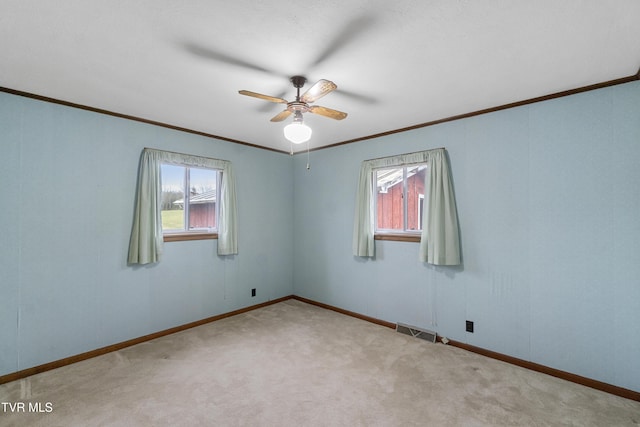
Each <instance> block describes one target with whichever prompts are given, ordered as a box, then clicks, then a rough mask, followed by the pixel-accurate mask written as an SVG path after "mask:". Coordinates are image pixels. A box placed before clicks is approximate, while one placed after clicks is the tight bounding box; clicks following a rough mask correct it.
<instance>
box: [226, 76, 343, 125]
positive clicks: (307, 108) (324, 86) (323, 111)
mask: <svg viewBox="0 0 640 427" xmlns="http://www.w3.org/2000/svg"><path fill="white" fill-rule="evenodd" d="M289 80H290V81H291V83H293V87H295V88H296V90H297V93H296V100H295V101H291V102H289V101H287V100H286V99H283V98H279V97H276V96H269V95H263V94H261V93H256V92H251V91H249V90H240V91H238V93H239V94H240V95H246V96H253V97H255V98H260V99H264V100H265V101H270V102H276V103H280V104H287V108H286V109H285V110H284V111H282V112H280V113H278V114H276V115H275V116H274V117H273V118H272V119H271V121H272V122H281V121H283V120H285V119H286V118H287V117H289V116H290V115H291V114H293V115H294V122H295V121H296V119H299V120H301V119H302V114H303V113H313V114H318V115H321V116H325V117H329V118H331V119H335V120H342V119H344V118H345V117H347V113H343V112H342V111H338V110H333V109H331V108H326V107H321V106H319V105H309V104H310V103H312V102H315V101H316V100H318V99H320V98H322V97H323V96H325V95H327V94H328V93H331V92H332V91H334V90H335V89H337V87H338V86H336V84H335V83H333V82H331V81H329V80H325V79H320V80H318V81H317V82H316V83H315V84H314V85H313V86H311V87H310V88H309V89H308V90H307V91H306V92H305V93H304V94H302V96H300V88H302V87H303V86H304V84H305V83H306V82H307V79H306V78H305V77H302V76H293V77H291V78H290V79H289Z"/></svg>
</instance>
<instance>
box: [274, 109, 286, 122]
mask: <svg viewBox="0 0 640 427" xmlns="http://www.w3.org/2000/svg"><path fill="white" fill-rule="evenodd" d="M290 115H291V111H289V110H284V111H281V112H280V113H278V114H276V115H275V116H274V117H273V118H272V119H271V121H272V122H281V121H283V120H284V119H286V118H287V117H289V116H290Z"/></svg>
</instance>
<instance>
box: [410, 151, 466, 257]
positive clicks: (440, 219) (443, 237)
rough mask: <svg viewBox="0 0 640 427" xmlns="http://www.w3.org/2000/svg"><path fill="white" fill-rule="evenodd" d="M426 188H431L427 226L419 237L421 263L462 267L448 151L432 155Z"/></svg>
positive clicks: (428, 197) (431, 153) (425, 215)
mask: <svg viewBox="0 0 640 427" xmlns="http://www.w3.org/2000/svg"><path fill="white" fill-rule="evenodd" d="M424 188H425V189H428V190H427V195H426V198H427V200H428V201H427V209H424V211H423V217H422V218H423V219H422V223H423V224H425V226H423V228H422V236H421V238H420V256H419V258H420V261H422V262H426V263H428V264H433V265H459V264H460V263H461V256H460V235H459V226H458V213H457V209H456V199H455V194H454V192H453V182H452V181H451V174H450V172H449V163H448V161H447V153H446V152H445V150H443V149H439V150H433V151H431V152H430V154H429V164H428V170H427V174H425V186H424Z"/></svg>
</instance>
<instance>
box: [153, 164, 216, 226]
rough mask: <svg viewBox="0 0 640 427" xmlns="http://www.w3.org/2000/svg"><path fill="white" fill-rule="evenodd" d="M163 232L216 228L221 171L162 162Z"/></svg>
mask: <svg viewBox="0 0 640 427" xmlns="http://www.w3.org/2000/svg"><path fill="white" fill-rule="evenodd" d="M161 175H162V184H161V187H162V198H161V202H160V203H161V217H162V232H163V234H172V233H185V232H200V233H214V232H216V231H217V223H218V221H217V218H218V205H219V203H217V199H218V197H217V189H218V188H220V185H219V182H220V171H219V170H217V169H207V168H201V167H193V166H191V167H190V166H183V165H177V164H170V163H162V165H161Z"/></svg>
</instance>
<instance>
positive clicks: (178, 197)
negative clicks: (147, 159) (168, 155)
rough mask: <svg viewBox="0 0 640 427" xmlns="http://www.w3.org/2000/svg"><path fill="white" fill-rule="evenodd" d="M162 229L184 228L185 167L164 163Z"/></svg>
mask: <svg viewBox="0 0 640 427" xmlns="http://www.w3.org/2000/svg"><path fill="white" fill-rule="evenodd" d="M161 168H162V169H161V170H162V201H161V203H162V204H161V210H162V229H163V230H184V187H185V181H184V179H185V167H184V166H175V165H167V164H163V165H162V166H161Z"/></svg>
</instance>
